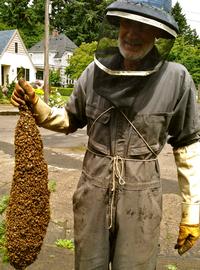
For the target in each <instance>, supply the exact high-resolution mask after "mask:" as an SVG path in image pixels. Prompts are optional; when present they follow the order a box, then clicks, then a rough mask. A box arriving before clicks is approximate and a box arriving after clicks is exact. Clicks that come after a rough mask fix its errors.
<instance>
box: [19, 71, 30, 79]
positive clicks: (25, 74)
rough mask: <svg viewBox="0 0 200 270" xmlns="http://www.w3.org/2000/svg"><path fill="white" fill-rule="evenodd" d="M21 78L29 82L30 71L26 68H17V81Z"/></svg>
mask: <svg viewBox="0 0 200 270" xmlns="http://www.w3.org/2000/svg"><path fill="white" fill-rule="evenodd" d="M21 77H23V78H24V79H25V80H26V81H29V80H30V70H29V69H28V68H17V79H20V78H21Z"/></svg>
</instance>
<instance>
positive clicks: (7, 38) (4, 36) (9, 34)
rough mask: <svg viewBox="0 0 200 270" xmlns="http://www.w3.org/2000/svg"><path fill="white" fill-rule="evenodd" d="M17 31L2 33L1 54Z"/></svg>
mask: <svg viewBox="0 0 200 270" xmlns="http://www.w3.org/2000/svg"><path fill="white" fill-rule="evenodd" d="M15 31H16V30H3V31H0V54H2V52H3V51H4V50H5V48H6V47H7V45H8V43H9V41H10V40H11V38H12V36H13V34H14V33H15Z"/></svg>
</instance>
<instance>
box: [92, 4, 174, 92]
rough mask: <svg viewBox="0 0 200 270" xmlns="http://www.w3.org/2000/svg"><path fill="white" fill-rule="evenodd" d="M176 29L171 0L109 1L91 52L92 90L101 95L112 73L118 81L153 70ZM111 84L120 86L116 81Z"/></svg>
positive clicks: (140, 75)
mask: <svg viewBox="0 0 200 270" xmlns="http://www.w3.org/2000/svg"><path fill="white" fill-rule="evenodd" d="M177 32H178V26H177V24H176V22H175V20H174V18H173V17H172V15H171V0H118V1H115V2H113V3H112V4H111V5H109V6H108V7H107V9H106V16H105V20H104V22H103V25H102V30H101V34H100V38H99V42H98V46H97V50H96V53H95V64H96V65H95V66H96V70H95V78H94V79H95V82H94V90H95V91H96V92H97V93H99V94H102V95H103V93H104V92H107V91H108V89H106V87H107V88H108V87H109V84H110V86H111V85H113V80H114V78H116V77H119V78H120V79H118V82H119V81H120V82H121V81H125V80H127V79H125V78H127V76H128V77H129V82H130V79H131V78H132V76H134V77H137V78H138V77H140V78H141V77H144V76H148V75H150V74H152V73H155V72H156V71H157V70H159V68H160V67H161V66H162V63H163V61H164V60H165V59H166V58H167V56H168V54H169V52H170V50H171V48H172V46H173V43H174V40H175V37H176V35H177ZM122 76H124V77H125V78H124V79H122ZM138 81H141V80H140V79H138ZM101 82H103V83H104V86H102V87H101V86H100V85H99V84H101ZM115 82H116V79H115ZM115 82H114V83H115ZM135 83H136V80H135ZM117 85H118V86H117ZM115 86H116V87H123V85H121V86H120V85H119V83H116V84H115ZM125 88H127V87H125ZM123 89H124V87H123ZM123 89H118V90H123ZM115 91H117V89H115Z"/></svg>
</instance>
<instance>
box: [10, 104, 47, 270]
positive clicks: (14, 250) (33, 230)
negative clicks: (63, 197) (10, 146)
mask: <svg viewBox="0 0 200 270" xmlns="http://www.w3.org/2000/svg"><path fill="white" fill-rule="evenodd" d="M49 197H50V192H49V190H48V170H47V164H46V162H45V159H44V156H43V143H42V139H41V136H40V133H39V130H38V128H37V125H36V123H35V119H34V116H33V114H32V112H31V110H30V109H29V108H28V107H27V106H22V107H20V117H19V120H18V122H17V125H16V129H15V169H14V175H13V181H12V185H11V191H10V201H9V205H8V209H7V212H6V239H7V250H8V256H9V261H10V264H11V265H12V266H14V268H15V269H17V270H23V269H25V268H26V267H27V266H28V265H30V264H32V263H33V262H34V261H35V259H36V258H37V255H38V254H39V252H40V250H41V246H42V243H43V240H44V237H45V234H46V230H47V227H48V223H49V220H50V205H49Z"/></svg>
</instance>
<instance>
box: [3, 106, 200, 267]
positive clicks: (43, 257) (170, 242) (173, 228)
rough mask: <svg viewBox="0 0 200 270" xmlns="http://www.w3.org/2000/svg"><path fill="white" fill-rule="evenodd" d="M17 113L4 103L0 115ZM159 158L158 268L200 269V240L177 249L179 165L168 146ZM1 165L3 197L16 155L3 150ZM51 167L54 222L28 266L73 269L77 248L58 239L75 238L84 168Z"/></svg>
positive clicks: (52, 214) (52, 218) (7, 190)
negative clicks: (75, 199) (76, 195)
mask: <svg viewBox="0 0 200 270" xmlns="http://www.w3.org/2000/svg"><path fill="white" fill-rule="evenodd" d="M17 113H18V109H17V108H15V107H13V106H12V105H0V115H7V114H14V115H15V114H17ZM159 161H160V165H161V176H162V179H163V192H164V194H163V219H162V223H161V234H160V252H159V257H158V265H157V270H199V269H200V241H199V242H198V243H197V245H196V246H195V247H194V248H193V249H191V251H189V252H188V253H186V254H185V255H183V256H182V257H180V256H179V255H178V254H177V251H176V250H174V248H173V247H174V244H175V243H176V238H177V233H178V225H179V220H180V203H181V198H180V196H179V194H178V193H177V191H176V190H175V189H177V187H176V186H177V180H176V168H175V165H174V161H173V156H172V152H171V150H170V148H168V147H166V148H165V149H164V151H163V152H162V153H161V155H160V159H159ZM0 164H1V166H0V196H2V195H5V194H9V190H10V184H11V181H12V175H13V170H14V158H13V157H12V156H10V155H8V154H6V153H4V152H3V151H2V150H1V149H0ZM48 169H49V180H51V181H55V183H56V190H55V192H52V193H51V197H50V204H51V221H50V223H49V226H48V231H47V234H46V238H45V241H44V243H43V246H42V250H41V252H40V254H39V256H38V259H37V260H36V261H35V262H34V263H33V264H32V265H31V266H29V267H27V270H73V269H74V266H73V260H74V253H73V251H71V250H67V249H62V248H58V247H57V246H56V244H55V242H56V241H57V240H58V239H73V213H72V203H71V201H72V195H73V192H74V190H75V187H76V184H77V181H78V179H79V176H80V173H81V171H80V170H78V169H74V168H69V169H66V168H58V167H55V166H52V165H51V164H49V168H48ZM172 184H173V185H172ZM168 185H171V188H172V189H170V188H169V189H168ZM0 270H14V268H12V267H11V266H10V265H3V264H2V263H1V262H0ZM84 270H87V269H84ZM105 270H107V269H105ZM130 270H132V269H130Z"/></svg>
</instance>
